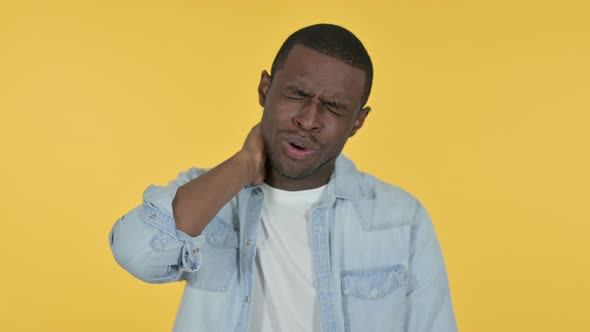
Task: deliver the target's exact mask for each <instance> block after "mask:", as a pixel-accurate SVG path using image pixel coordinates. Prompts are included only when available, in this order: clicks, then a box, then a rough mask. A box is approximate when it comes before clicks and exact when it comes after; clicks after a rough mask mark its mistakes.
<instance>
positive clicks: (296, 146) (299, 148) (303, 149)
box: [289, 143, 308, 151]
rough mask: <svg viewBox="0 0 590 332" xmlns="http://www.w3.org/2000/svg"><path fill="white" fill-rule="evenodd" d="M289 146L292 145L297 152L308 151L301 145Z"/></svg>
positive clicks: (293, 144)
mask: <svg viewBox="0 0 590 332" xmlns="http://www.w3.org/2000/svg"><path fill="white" fill-rule="evenodd" d="M289 144H290V145H291V146H292V147H294V148H295V149H297V150H301V151H306V150H308V149H306V148H304V147H302V146H300V145H297V144H295V143H289Z"/></svg>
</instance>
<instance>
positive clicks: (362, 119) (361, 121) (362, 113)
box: [348, 107, 371, 137]
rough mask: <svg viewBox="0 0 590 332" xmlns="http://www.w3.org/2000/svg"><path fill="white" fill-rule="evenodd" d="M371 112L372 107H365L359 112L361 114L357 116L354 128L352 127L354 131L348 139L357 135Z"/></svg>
mask: <svg viewBox="0 0 590 332" xmlns="http://www.w3.org/2000/svg"><path fill="white" fill-rule="evenodd" d="M370 111H371V108H370V107H365V108H363V109H362V110H361V111H360V112H359V114H358V115H357V116H356V120H355V121H354V127H352V131H351V132H350V135H348V137H352V136H354V134H356V131H357V130H359V129H361V127H362V126H363V124H364V123H365V119H366V118H367V115H369V112H370Z"/></svg>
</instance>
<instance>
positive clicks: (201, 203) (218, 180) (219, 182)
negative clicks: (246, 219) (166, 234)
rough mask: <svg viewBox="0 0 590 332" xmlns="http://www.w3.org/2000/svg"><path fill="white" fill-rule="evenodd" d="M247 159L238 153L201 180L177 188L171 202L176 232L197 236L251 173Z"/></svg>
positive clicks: (194, 180)
mask: <svg viewBox="0 0 590 332" xmlns="http://www.w3.org/2000/svg"><path fill="white" fill-rule="evenodd" d="M249 167H250V166H249V160H248V155H247V154H245V153H243V152H238V153H236V154H235V155H233V156H232V157H231V158H229V159H228V160H226V161H224V162H223V163H221V164H219V165H218V166H217V167H215V168H213V169H211V170H210V171H209V172H207V173H205V174H203V175H202V176H200V177H198V178H195V179H193V180H191V181H190V182H188V183H186V184H184V185H182V186H180V187H179V188H178V190H177V192H176V196H175V197H174V200H173V201H172V210H173V213H174V221H175V223H176V228H177V229H178V230H181V231H183V232H184V233H186V234H188V235H190V236H197V235H198V234H200V233H201V232H202V231H203V229H205V227H206V226H207V224H209V222H210V221H211V220H212V219H213V218H214V217H215V215H217V213H218V212H219V210H221V208H222V207H223V206H224V205H225V204H226V203H227V202H229V201H230V200H231V199H232V198H233V197H234V196H235V195H236V194H237V193H238V192H239V191H240V190H241V189H242V188H243V187H244V186H246V185H248V184H250V182H251V180H250V179H251V174H252V170H251V169H250V168H249Z"/></svg>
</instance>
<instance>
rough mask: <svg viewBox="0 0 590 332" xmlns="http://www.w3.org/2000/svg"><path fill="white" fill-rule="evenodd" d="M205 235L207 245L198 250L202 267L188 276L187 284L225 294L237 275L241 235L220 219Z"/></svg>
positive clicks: (209, 226)
mask: <svg viewBox="0 0 590 332" xmlns="http://www.w3.org/2000/svg"><path fill="white" fill-rule="evenodd" d="M203 233H204V235H205V238H206V241H205V243H204V244H203V245H202V247H201V248H199V250H200V251H201V257H202V263H201V266H200V268H199V270H198V271H196V272H192V273H189V274H188V276H187V282H188V284H189V285H190V286H191V287H195V288H201V289H205V290H209V291H216V292H225V291H227V289H228V288H229V286H230V283H231V282H232V281H233V280H234V278H235V276H236V274H237V272H238V233H237V231H236V230H234V228H233V227H232V226H231V225H229V224H227V223H226V222H224V221H223V220H221V219H219V218H215V219H213V220H212V221H211V222H210V223H209V225H207V227H206V228H205V230H204V231H203Z"/></svg>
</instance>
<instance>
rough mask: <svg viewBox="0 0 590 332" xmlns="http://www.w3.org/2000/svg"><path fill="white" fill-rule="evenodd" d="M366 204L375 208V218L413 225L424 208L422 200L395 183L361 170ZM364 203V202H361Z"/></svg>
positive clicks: (360, 175)
mask: <svg viewBox="0 0 590 332" xmlns="http://www.w3.org/2000/svg"><path fill="white" fill-rule="evenodd" d="M359 178H360V180H361V183H362V187H363V191H364V197H365V199H363V200H361V202H363V201H364V203H365V205H367V206H368V207H370V208H371V209H372V210H373V218H372V219H373V220H374V221H376V220H379V221H381V222H386V223H388V224H391V225H392V226H393V225H413V223H414V222H415V219H416V214H417V213H418V211H419V210H420V209H422V208H423V206H422V203H421V202H420V200H419V199H418V198H417V197H416V196H415V195H413V194H412V193H410V192H408V191H407V190H405V189H404V188H401V187H399V186H397V185H395V184H391V183H387V182H385V181H383V180H381V179H379V178H377V177H376V176H374V175H371V174H368V173H364V172H360V171H359ZM361 204H362V203H361Z"/></svg>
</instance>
